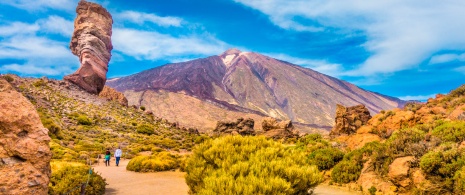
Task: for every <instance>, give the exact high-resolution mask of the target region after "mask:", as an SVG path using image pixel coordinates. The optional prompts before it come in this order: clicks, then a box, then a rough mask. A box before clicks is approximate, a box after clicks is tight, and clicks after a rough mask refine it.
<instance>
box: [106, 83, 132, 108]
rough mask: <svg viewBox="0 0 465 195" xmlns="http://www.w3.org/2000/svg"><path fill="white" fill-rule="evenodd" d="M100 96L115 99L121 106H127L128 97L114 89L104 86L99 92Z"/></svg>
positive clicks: (110, 99)
mask: <svg viewBox="0 0 465 195" xmlns="http://www.w3.org/2000/svg"><path fill="white" fill-rule="evenodd" d="M99 96H100V97H102V98H105V99H107V100H109V101H115V102H118V103H119V104H121V105H123V106H126V107H127V106H128V99H126V97H124V94H122V93H120V92H118V91H116V90H115V89H113V88H111V87H108V86H105V87H104V88H103V90H102V92H100V94H99Z"/></svg>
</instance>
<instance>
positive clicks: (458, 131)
mask: <svg viewBox="0 0 465 195" xmlns="http://www.w3.org/2000/svg"><path fill="white" fill-rule="evenodd" d="M432 134H433V135H434V136H437V137H439V138H441V140H442V141H445V142H462V141H465V121H450V122H444V123H442V124H441V125H439V126H437V127H436V128H434V130H433V133H432Z"/></svg>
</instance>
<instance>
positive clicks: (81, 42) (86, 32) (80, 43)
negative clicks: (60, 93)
mask: <svg viewBox="0 0 465 195" xmlns="http://www.w3.org/2000/svg"><path fill="white" fill-rule="evenodd" d="M76 13H77V17H76V19H75V20H74V33H73V37H72V39H71V43H70V46H69V47H70V49H71V51H72V52H73V54H74V55H76V56H78V57H79V61H80V63H81V66H80V67H79V69H78V70H77V71H76V72H75V73H73V74H71V75H67V76H65V78H64V79H65V80H67V81H69V82H71V83H74V84H76V85H78V86H79V87H81V88H83V89H84V90H86V91H87V92H89V93H92V94H98V93H100V92H101V91H102V90H103V86H104V85H105V82H106V80H107V72H108V63H109V62H110V59H111V50H112V49H113V45H112V44H111V34H112V25H113V19H112V17H111V14H110V13H109V12H108V11H107V10H106V9H105V8H103V7H102V6H100V5H98V4H95V3H90V2H87V1H80V2H79V4H78V6H77V8H76Z"/></svg>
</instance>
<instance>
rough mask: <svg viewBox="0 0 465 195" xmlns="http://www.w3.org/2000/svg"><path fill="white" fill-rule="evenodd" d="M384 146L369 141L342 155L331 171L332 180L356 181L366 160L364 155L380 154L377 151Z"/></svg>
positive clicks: (339, 181) (340, 181) (337, 181)
mask: <svg viewBox="0 0 465 195" xmlns="http://www.w3.org/2000/svg"><path fill="white" fill-rule="evenodd" d="M384 148H385V146H384V145H383V144H381V143H379V142H369V143H367V144H365V145H364V146H363V147H362V148H360V149H357V150H353V151H351V152H349V153H347V154H346V155H344V159H343V160H342V161H341V162H339V163H338V164H337V165H335V166H334V168H333V170H332V171H331V179H332V181H334V182H336V183H349V182H352V181H356V180H357V179H358V178H359V177H360V173H361V171H362V168H363V164H364V163H365V162H366V159H365V158H364V157H365V156H372V155H376V154H381V153H378V151H382V150H383V149H384ZM381 166H383V165H381ZM375 168H376V165H375Z"/></svg>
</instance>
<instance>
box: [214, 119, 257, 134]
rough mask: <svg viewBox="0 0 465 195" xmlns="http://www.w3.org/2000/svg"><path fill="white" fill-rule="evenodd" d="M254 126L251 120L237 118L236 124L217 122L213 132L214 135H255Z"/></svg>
mask: <svg viewBox="0 0 465 195" xmlns="http://www.w3.org/2000/svg"><path fill="white" fill-rule="evenodd" d="M254 124H255V122H254V120H253V119H251V118H247V119H244V118H239V119H237V121H236V122H225V121H218V123H217V124H216V128H215V129H214V130H213V132H214V133H215V134H216V135H222V134H231V135H255V131H254V129H253V126H254Z"/></svg>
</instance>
